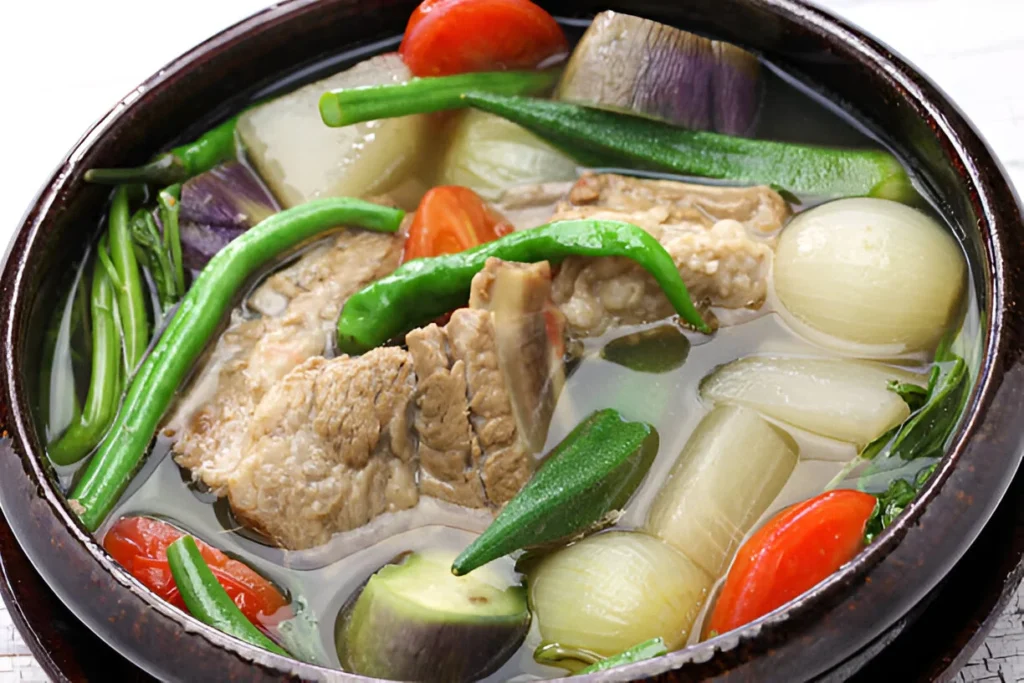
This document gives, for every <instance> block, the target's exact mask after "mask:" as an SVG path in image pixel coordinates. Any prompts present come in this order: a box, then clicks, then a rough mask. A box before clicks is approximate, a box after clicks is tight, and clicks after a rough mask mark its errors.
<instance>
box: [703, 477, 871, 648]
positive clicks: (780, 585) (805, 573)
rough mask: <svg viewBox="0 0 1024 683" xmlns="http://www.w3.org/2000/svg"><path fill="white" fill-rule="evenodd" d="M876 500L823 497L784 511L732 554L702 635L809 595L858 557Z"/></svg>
mask: <svg viewBox="0 0 1024 683" xmlns="http://www.w3.org/2000/svg"><path fill="white" fill-rule="evenodd" d="M874 509H875V497H874V496H872V495H869V494H867V493H861V492H860V491H847V490H838V491H826V492H825V493H823V494H821V495H819V496H815V497H814V498H811V499H810V500H805V501H804V502H802V503H798V504H796V505H794V506H792V507H789V508H786V509H785V510H783V511H782V512H780V513H779V514H777V515H775V517H773V518H772V519H771V520H770V521H769V522H768V523H767V524H765V525H764V526H763V527H761V528H760V529H758V530H757V532H756V533H754V535H753V536H751V537H750V538H749V539H748V540H747V542H746V543H744V544H743V546H742V547H741V548H740V550H739V552H738V553H737V554H736V561H735V562H733V565H732V568H731V569H730V570H729V576H728V577H727V578H726V580H725V586H724V587H723V588H722V594H721V595H720V596H719V598H718V602H717V603H716V604H715V611H714V612H713V613H712V614H711V620H710V622H709V623H708V626H707V629H706V630H707V631H715V632H717V633H725V632H726V631H731V630H733V629H734V628H739V627H740V626H742V625H743V624H746V623H749V622H751V621H753V620H754V619H757V618H758V617H761V616H764V615H765V614H768V612H771V611H772V610H773V609H775V608H776V607H779V606H781V605H784V604H785V603H787V602H789V601H790V600H792V599H793V598H795V597H796V596H798V595H800V594H801V593H804V592H805V591H807V590H810V589H811V588H813V587H814V586H815V585H817V584H818V583H820V582H821V581H823V580H824V579H826V578H828V576H829V575H830V574H832V573H833V572H835V571H836V570H837V569H839V567H841V566H842V565H843V564H845V563H846V562H849V561H850V560H851V559H853V557H854V556H855V555H856V554H857V552H858V551H859V550H860V549H861V547H862V546H863V544H864V527H865V525H866V524H867V521H868V518H870V517H871V513H872V512H873V511H874Z"/></svg>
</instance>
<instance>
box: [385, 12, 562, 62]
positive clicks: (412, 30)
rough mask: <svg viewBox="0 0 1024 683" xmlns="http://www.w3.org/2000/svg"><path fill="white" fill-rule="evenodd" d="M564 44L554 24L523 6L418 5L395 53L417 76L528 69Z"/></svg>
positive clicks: (554, 53) (560, 30)
mask: <svg viewBox="0 0 1024 683" xmlns="http://www.w3.org/2000/svg"><path fill="white" fill-rule="evenodd" d="M568 49H569V44H568V42H567V41H566V39H565V34H564V33H562V28H561V27H560V26H559V25H558V22H556V21H555V20H554V18H553V17H552V16H551V15H550V14H548V13H547V12H545V11H544V10H543V9H541V8H540V7H538V6H537V5H535V4H533V3H532V2H530V1H529V0H424V2H423V3H422V4H420V6H419V7H417V8H416V10H415V11H414V12H413V13H412V16H411V17H410V18H409V23H408V25H407V26H406V28H405V37H404V38H403V39H402V45H401V47H400V48H399V52H400V53H401V55H402V59H403V60H405V64H406V66H408V67H409V70H410V71H412V72H413V74H415V75H417V76H448V75H451V74H461V73H470V72H473V71H494V70H496V69H532V68H534V67H536V66H537V65H538V64H540V63H541V62H543V61H544V60H546V59H548V58H549V57H553V56H555V55H560V54H565V53H566V52H567V51H568Z"/></svg>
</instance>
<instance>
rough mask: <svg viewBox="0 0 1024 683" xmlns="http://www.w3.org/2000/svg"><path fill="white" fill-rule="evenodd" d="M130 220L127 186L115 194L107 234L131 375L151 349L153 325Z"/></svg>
mask: <svg viewBox="0 0 1024 683" xmlns="http://www.w3.org/2000/svg"><path fill="white" fill-rule="evenodd" d="M128 223H129V217H128V194H127V190H125V188H124V186H121V187H118V188H117V189H116V190H114V199H113V201H112V203H111V205H110V220H109V225H108V227H107V234H108V236H109V239H110V259H111V261H112V262H113V264H114V268H115V269H116V270H117V276H116V277H114V278H112V279H113V280H114V282H115V288H116V289H117V315H118V317H119V318H120V320H121V335H122V338H123V341H124V359H125V365H126V367H127V370H128V372H127V374H129V375H130V374H131V373H132V372H133V371H134V370H135V368H136V367H138V365H139V361H141V360H142V356H143V355H145V353H146V347H147V346H149V322H148V320H147V319H146V297H145V294H144V293H143V290H142V276H141V275H140V274H139V263H138V261H137V260H136V258H135V247H134V246H133V245H132V236H131V228H130V227H129V224H128Z"/></svg>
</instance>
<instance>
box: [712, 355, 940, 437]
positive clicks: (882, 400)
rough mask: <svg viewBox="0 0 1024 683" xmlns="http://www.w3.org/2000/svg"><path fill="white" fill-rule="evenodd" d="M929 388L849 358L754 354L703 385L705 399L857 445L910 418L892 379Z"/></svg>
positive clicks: (902, 373) (901, 373) (923, 381)
mask: <svg viewBox="0 0 1024 683" xmlns="http://www.w3.org/2000/svg"><path fill="white" fill-rule="evenodd" d="M893 380H895V381H898V382H902V383H909V384H917V385H919V386H925V385H927V384H928V377H927V376H925V375H917V374H914V373H911V372H908V371H906V370H901V369H898V368H894V367H890V366H886V365H882V364H881V363H873V362H871V361H861V360H847V359H844V358H785V357H781V358H780V357H761V356H751V357H748V358H741V359H740V360H737V361H733V362H732V363H729V364H727V365H723V366H722V367H720V368H719V369H718V370H716V371H715V372H714V373H712V374H711V375H709V376H708V377H706V378H705V379H704V381H703V382H702V383H701V388H700V393H701V396H702V397H703V398H704V400H706V401H711V402H714V403H735V404H739V405H744V406H747V407H748V408H753V409H754V410H756V411H758V412H760V413H762V414H764V415H767V416H768V417H771V418H774V419H776V420H780V421H782V422H788V423H789V424H791V425H793V426H795V427H799V428H801V429H805V430H807V431H809V432H813V433H815V434H820V435H822V436H827V437H829V438H831V439H837V440H839V441H846V442H848V443H853V444H856V445H858V446H864V445H865V444H867V443H869V442H871V441H873V440H874V439H876V438H877V437H879V436H881V435H882V434H884V433H885V432H887V431H888V430H889V429H891V428H893V427H895V426H896V425H898V424H900V423H901V422H903V421H904V420H906V419H907V417H909V416H910V408H908V407H907V404H906V402H905V401H904V400H903V399H902V398H900V396H899V394H897V393H896V392H894V391H891V390H890V389H888V383H889V382H890V381H893Z"/></svg>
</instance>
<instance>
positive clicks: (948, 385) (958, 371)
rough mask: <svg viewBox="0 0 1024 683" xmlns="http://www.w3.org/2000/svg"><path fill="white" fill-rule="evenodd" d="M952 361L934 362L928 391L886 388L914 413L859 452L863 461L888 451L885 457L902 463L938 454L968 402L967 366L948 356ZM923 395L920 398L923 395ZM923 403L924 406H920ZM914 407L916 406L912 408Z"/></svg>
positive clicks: (903, 386)
mask: <svg viewBox="0 0 1024 683" xmlns="http://www.w3.org/2000/svg"><path fill="white" fill-rule="evenodd" d="M949 357H950V358H951V360H948V361H944V362H940V363H936V365H935V367H934V368H933V369H932V376H931V378H930V380H929V382H928V389H927V390H924V391H922V389H921V387H918V386H914V385H910V384H902V383H899V382H891V383H890V385H889V388H890V389H891V390H892V391H895V392H896V393H898V394H899V395H900V396H901V397H903V400H905V401H906V402H907V405H909V406H910V409H911V410H915V411H916V412H914V413H913V414H912V415H911V416H910V417H909V418H907V420H906V421H905V422H904V423H903V424H902V425H900V426H898V427H894V428H893V429H891V430H889V431H888V432H886V433H885V434H883V435H882V436H880V437H878V438H877V439H875V440H874V441H872V442H871V443H869V444H868V445H867V446H865V447H864V450H863V451H861V454H860V457H861V458H862V459H864V460H873V459H874V458H875V457H877V456H878V455H879V454H881V453H883V452H887V455H888V457H899V458H901V459H903V460H916V459H917V458H924V457H932V456H938V455H941V452H942V447H943V446H944V445H945V443H946V439H947V438H949V435H950V434H951V433H952V431H953V428H954V427H955V426H956V421H957V418H958V417H959V416H960V411H961V410H962V409H963V405H964V401H965V400H966V399H967V388H968V383H967V364H966V363H965V362H964V359H963V358H960V357H959V356H955V355H953V354H949ZM922 394H923V395H922ZM922 402H923V405H922ZM915 405H918V406H919V407H918V408H916V409H915V407H914V406H915Z"/></svg>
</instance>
